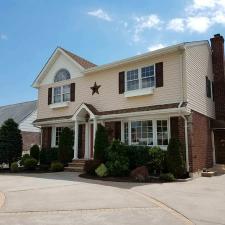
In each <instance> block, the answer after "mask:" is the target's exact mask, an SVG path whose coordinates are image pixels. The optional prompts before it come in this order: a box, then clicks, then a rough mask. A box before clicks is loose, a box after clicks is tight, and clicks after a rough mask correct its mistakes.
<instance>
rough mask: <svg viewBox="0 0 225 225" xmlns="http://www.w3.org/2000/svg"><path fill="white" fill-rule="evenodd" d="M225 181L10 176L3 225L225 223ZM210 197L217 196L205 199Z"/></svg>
mask: <svg viewBox="0 0 225 225" xmlns="http://www.w3.org/2000/svg"><path fill="white" fill-rule="evenodd" d="M213 179H214V181H213ZM224 179H225V177H223V176H221V177H215V178H211V179H209V178H199V179H196V180H194V181H189V182H184V183H170V184H169V183H168V184H134V183H116V182H102V181H92V180H87V179H82V178H79V177H78V174H76V173H70V172H68V173H66V172H63V173H49V174H47V173H46V174H22V175H21V174H4V175H0V191H1V192H2V193H3V194H4V196H5V201H4V204H3V205H2V207H1V200H0V207H1V209H0V225H1V224H10V225H15V224H18V225H19V224H20V225H23V224H26V225H28V224H29V225H36V224H38V225H39V224H40V225H45V224H46V225H47V224H54V225H57V224H63V225H67V224H76V225H79V224H98V225H101V224H104V225H108V224H119V225H122V224H129V225H132V224H135V225H137V224H138V225H142V224H153V225H154V224H175V225H176V224H192V222H191V221H193V222H194V223H198V224H223V223H224V224H225V221H224V217H225V216H224V215H225V207H223V205H224V204H225V195H224V193H225V192H224V191H222V190H221V189H222V186H223V185H224V183H225V182H224ZM221 181H223V183H222V182H221ZM216 182H218V184H217V185H216V186H215V183H216ZM210 184H213V185H214V186H211V187H210ZM224 187H225V186H223V189H224ZM202 188H203V192H202ZM206 193H207V195H208V194H209V193H210V195H211V198H210V197H209V196H208V197H206V199H205V197H204V196H205V194H206ZM214 195H215V198H213V196H214ZM0 199H3V195H0ZM215 199H217V200H215ZM158 200H159V201H158ZM209 200H210V202H209ZM222 202H223V204H222V205H221V203H222ZM216 203H218V205H217V204H216ZM201 204H202V206H201ZM172 208H173V209H175V210H178V212H176V211H175V210H173V209H172ZM214 209H215V210H214ZM205 210H214V211H215V212H213V213H212V212H211V213H210V212H208V211H205ZM218 210H219V211H218ZM182 214H183V215H185V216H187V217H188V219H187V218H186V217H185V216H183V215H182Z"/></svg>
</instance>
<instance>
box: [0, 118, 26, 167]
mask: <svg viewBox="0 0 225 225" xmlns="http://www.w3.org/2000/svg"><path fill="white" fill-rule="evenodd" d="M22 148H23V141H22V135H21V131H20V130H19V129H18V124H17V123H16V122H15V121H14V120H13V119H8V120H6V121H5V122H4V124H3V125H2V127H1V128H0V163H9V165H11V163H12V162H13V161H15V160H18V159H19V158H20V157H21V155H22Z"/></svg>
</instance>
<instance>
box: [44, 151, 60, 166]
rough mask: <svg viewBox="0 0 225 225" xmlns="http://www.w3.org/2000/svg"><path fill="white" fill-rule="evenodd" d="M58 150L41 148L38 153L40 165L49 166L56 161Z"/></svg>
mask: <svg viewBox="0 0 225 225" xmlns="http://www.w3.org/2000/svg"><path fill="white" fill-rule="evenodd" d="M58 152H59V150H58V148H49V149H47V148H42V149H41V151H40V164H41V165H50V164H51V163H52V162H53V161H58Z"/></svg>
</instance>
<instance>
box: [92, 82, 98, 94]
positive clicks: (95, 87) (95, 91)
mask: <svg viewBox="0 0 225 225" xmlns="http://www.w3.org/2000/svg"><path fill="white" fill-rule="evenodd" d="M100 87H101V85H97V83H96V82H95V83H94V86H93V87H90V88H91V90H92V95H94V94H95V93H96V94H99V92H98V89H99V88H100Z"/></svg>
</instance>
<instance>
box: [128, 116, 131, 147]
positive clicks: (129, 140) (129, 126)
mask: <svg viewBox="0 0 225 225" xmlns="http://www.w3.org/2000/svg"><path fill="white" fill-rule="evenodd" d="M128 144H129V145H131V121H130V120H129V121H128Z"/></svg>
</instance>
